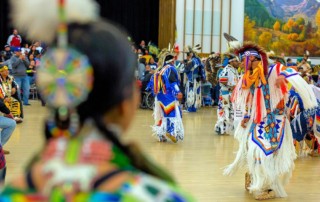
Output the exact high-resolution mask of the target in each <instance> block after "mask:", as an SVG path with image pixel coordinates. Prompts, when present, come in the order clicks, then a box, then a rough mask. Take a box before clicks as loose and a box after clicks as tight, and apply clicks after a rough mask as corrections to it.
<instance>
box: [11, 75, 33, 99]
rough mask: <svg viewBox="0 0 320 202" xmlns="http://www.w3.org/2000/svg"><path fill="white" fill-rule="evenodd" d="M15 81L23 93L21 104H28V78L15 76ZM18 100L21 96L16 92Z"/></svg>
mask: <svg viewBox="0 0 320 202" xmlns="http://www.w3.org/2000/svg"><path fill="white" fill-rule="evenodd" d="M14 78H15V81H16V82H17V84H18V86H19V88H20V89H21V90H22V91H23V99H21V100H22V101H23V104H24V105H26V104H29V95H30V83H29V78H28V76H22V77H20V76H15V77H14ZM18 95H19V98H21V95H20V93H19V91H18Z"/></svg>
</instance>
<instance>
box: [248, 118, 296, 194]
mask: <svg viewBox="0 0 320 202" xmlns="http://www.w3.org/2000/svg"><path fill="white" fill-rule="evenodd" d="M281 117H283V116H277V118H278V119H279V118H281ZM284 121H285V126H284V127H285V134H284V139H283V143H282V145H281V148H280V149H279V150H278V151H277V152H275V153H273V154H271V155H269V156H266V155H265V154H264V152H263V151H262V150H261V149H260V148H259V147H258V146H257V145H256V144H255V143H254V142H253V141H248V154H247V162H248V166H249V173H250V174H251V176H252V184H251V186H250V187H249V190H250V192H251V193H254V194H255V193H259V192H261V191H263V190H265V189H272V190H273V191H274V192H275V194H276V197H286V196H287V194H286V192H285V190H284V186H285V185H286V184H287V183H288V181H289V179H290V177H291V175H292V171H293V169H294V160H295V159H296V158H297V155H296V152H295V148H294V145H293V138H292V132H291V128H290V123H289V121H288V120H287V119H285V120H284ZM257 158H259V159H260V160H261V164H258V163H256V159H257Z"/></svg>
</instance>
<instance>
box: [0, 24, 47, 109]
mask: <svg viewBox="0 0 320 202" xmlns="http://www.w3.org/2000/svg"><path fill="white" fill-rule="evenodd" d="M44 47H45V44H43V43H40V42H39V41H33V42H30V43H28V42H23V41H22V37H21V36H20V35H19V33H18V30H17V29H14V30H13V33H12V34H11V35H10V36H9V37H8V40H7V44H5V45H4V49H3V50H2V51H1V58H0V67H3V66H7V67H8V69H9V72H10V75H11V76H12V77H13V78H14V81H15V82H16V83H17V85H18V87H19V88H20V90H21V92H22V94H19V95H21V96H20V98H21V101H22V102H23V105H30V103H29V95H30V93H29V92H30V88H31V87H32V86H34V85H35V73H36V70H37V67H38V66H39V65H40V58H41V56H42V55H43V54H44V53H45V50H46V49H45V48H44ZM42 104H43V105H44V102H43V103H42Z"/></svg>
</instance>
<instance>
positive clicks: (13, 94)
mask: <svg viewBox="0 0 320 202" xmlns="http://www.w3.org/2000/svg"><path fill="white" fill-rule="evenodd" d="M0 85H1V86H2V89H1V90H2V91H1V95H0V97H1V99H4V103H5V105H6V106H7V108H8V109H9V110H10V112H11V113H12V115H13V117H14V120H15V121H16V122H17V123H21V122H22V121H23V109H22V103H21V100H20V99H19V96H18V92H17V91H18V88H17V84H16V82H15V81H14V79H13V78H12V77H11V76H9V71H8V67H7V66H3V67H1V68H0Z"/></svg>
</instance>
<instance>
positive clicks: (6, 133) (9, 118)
mask: <svg viewBox="0 0 320 202" xmlns="http://www.w3.org/2000/svg"><path fill="white" fill-rule="evenodd" d="M0 112H2V113H3V114H4V116H0V129H1V132H0V136H1V138H0V159H2V157H1V150H2V151H3V152H4V154H10V152H9V151H7V150H3V146H4V145H5V144H6V143H7V142H8V140H9V139H10V137H11V135H12V133H13V131H14V129H15V128H16V122H15V121H14V120H13V115H12V114H11V112H10V110H9V109H8V108H7V106H6V105H5V104H4V103H3V100H1V99H0ZM2 168H3V167H1V160H0V173H1V169H2ZM0 175H1V174H0ZM0 179H1V176H0Z"/></svg>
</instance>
